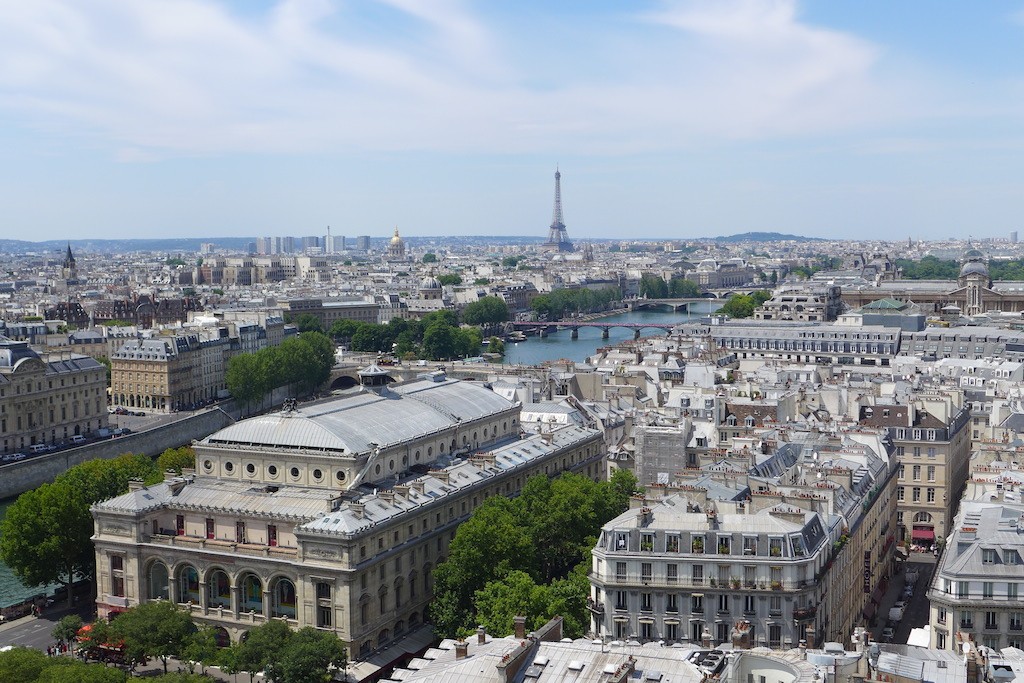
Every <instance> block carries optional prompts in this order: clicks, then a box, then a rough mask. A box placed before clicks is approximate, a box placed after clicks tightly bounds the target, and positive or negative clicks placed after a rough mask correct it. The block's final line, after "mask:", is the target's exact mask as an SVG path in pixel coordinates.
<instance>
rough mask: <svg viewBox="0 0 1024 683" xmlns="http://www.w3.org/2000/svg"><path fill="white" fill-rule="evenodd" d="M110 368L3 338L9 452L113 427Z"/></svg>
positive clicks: (2, 398)
mask: <svg viewBox="0 0 1024 683" xmlns="http://www.w3.org/2000/svg"><path fill="white" fill-rule="evenodd" d="M106 388H107V369H106V368H105V367H104V366H103V365H101V364H100V363H99V362H98V361H97V360H95V359H93V358H90V357H88V356H83V355H79V354H75V353H67V352H65V353H60V354H50V355H48V356H41V355H40V354H38V353H36V352H35V351H33V350H32V349H31V348H29V345H28V342H25V341H13V340H10V339H6V338H3V337H0V439H2V440H3V453H4V454H8V453H18V452H22V451H27V449H28V448H29V447H30V446H33V445H35V444H54V443H59V442H62V441H65V440H67V439H69V438H71V437H72V436H75V435H77V434H88V433H90V432H93V431H95V430H97V429H101V428H103V427H106V426H107V399H106Z"/></svg>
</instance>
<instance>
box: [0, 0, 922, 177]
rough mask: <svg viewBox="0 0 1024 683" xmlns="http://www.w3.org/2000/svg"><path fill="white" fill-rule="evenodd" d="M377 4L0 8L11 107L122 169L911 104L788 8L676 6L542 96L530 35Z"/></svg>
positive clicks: (162, 2) (602, 136)
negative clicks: (609, 64) (201, 158)
mask: <svg viewBox="0 0 1024 683" xmlns="http://www.w3.org/2000/svg"><path fill="white" fill-rule="evenodd" d="M381 2H382V3H383V7H382V8H379V9H387V10H389V11H393V12H397V13H398V15H399V16H400V17H402V19H403V22H402V23H403V25H404V26H405V31H404V32H403V33H402V34H401V36H398V37H392V36H389V35H388V32H387V30H386V28H387V27H375V28H376V29H377V30H373V31H371V30H367V29H368V27H367V25H366V24H364V23H360V22H359V17H358V16H356V14H355V13H358V12H359V10H360V8H359V7H358V6H356V5H352V6H348V5H335V4H333V3H331V2H329V1H328V0H312V1H310V2H303V1H301V0H286V1H284V2H281V3H279V4H278V5H276V6H275V7H273V8H272V9H271V10H270V11H269V12H265V13H262V14H257V15H247V14H240V13H232V12H231V11H229V10H228V9H226V8H225V7H224V6H221V5H218V4H215V3H213V2H209V1H207V0H154V1H151V2H122V1H121V0H96V1H95V2H90V3H80V2H75V1H73V0H32V1H31V2H23V1H20V0H7V1H5V0H0V12H2V14H0V16H3V17H4V20H3V22H0V44H3V45H4V46H5V47H4V49H3V51H2V53H0V107H3V108H6V109H9V110H14V111H16V112H19V113H20V114H21V116H22V118H23V119H24V120H25V121H28V122H30V124H32V125H37V126H40V127H45V128H46V129H47V130H50V131H53V130H56V131H60V132H62V133H63V134H75V135H79V136H82V135H85V136H89V137H93V138H96V139H98V140H99V141H100V142H101V143H106V144H109V145H110V146H111V149H114V150H121V151H120V152H115V153H116V154H118V158H121V159H125V160H135V159H151V158H153V156H154V155H157V156H159V155H164V156H166V155H180V154H184V155H192V154H221V153H230V152H240V151H241V152H246V151H254V152H266V151H270V152H303V151H319V150H326V151H338V150H348V149H370V150H403V149H428V150H438V149H440V150H450V151H467V150H468V151H475V152H524V151H541V150H551V151H557V152H569V153H578V152H631V151H646V150H652V149H678V148H682V147H685V146H687V145H690V144H693V143H694V142H699V141H701V140H704V139H709V138H710V139H721V138H749V137H764V136H769V137H770V136H778V135H800V134H805V133H807V132H812V133H814V132H820V131H830V130H831V131H835V130H844V129H846V128H849V127H851V126H858V125H863V124H864V123H867V122H874V121H877V120H881V119H884V118H885V117H887V116H892V115H893V113H894V112H902V111H904V110H905V108H906V105H905V103H904V102H903V101H902V100H901V97H900V94H899V90H898V89H897V88H888V87H884V86H883V85H882V84H880V82H879V81H878V79H877V77H875V75H874V73H873V71H874V70H875V69H876V67H877V64H878V62H879V60H880V55H881V53H880V50H879V49H878V48H877V47H875V46H873V45H871V44H869V43H867V42H865V41H863V40H860V39H857V38H855V37H852V36H849V35H846V34H843V33H839V32H835V31H830V30H826V29H822V28H818V27H813V26H809V25H807V24H805V23H803V22H801V20H800V18H799V16H798V14H797V11H796V6H795V4H794V3H793V2H783V1H776V2H768V3H763V2H752V1H744V0H739V1H735V2H732V1H723V2H710V1H708V2H684V3H673V4H668V5H664V6H662V8H661V9H660V10H659V11H658V12H655V13H651V14H648V15H645V16H643V17H641V19H642V21H641V22H639V23H636V22H634V23H633V24H632V25H631V27H630V30H629V31H625V30H624V31H622V32H621V34H616V40H615V41H614V42H613V43H610V44H614V45H615V46H616V47H615V48H614V49H616V50H620V51H622V55H621V56H622V57H629V58H630V59H632V61H633V62H634V63H635V64H636V66H634V67H633V70H632V71H630V72H626V73H622V72H616V73H615V74H614V75H612V74H610V73H601V72H600V71H599V70H598V69H595V68H590V67H588V66H587V65H588V64H590V63H601V62H602V61H616V60H617V58H618V57H619V56H620V55H617V54H599V53H598V52H597V50H598V48H596V47H594V48H590V49H592V50H594V51H595V52H594V53H593V54H586V53H583V54H571V55H568V54H567V55H564V57H565V59H566V60H568V61H570V62H572V63H575V64H576V65H578V66H579V76H578V77H577V78H575V79H571V80H570V79H565V80H564V81H563V82H559V83H557V84H555V87H548V88H544V89H541V88H536V87H530V86H528V85H525V84H528V83H532V82H535V80H536V77H537V76H539V75H540V74H534V73H530V70H529V69H528V68H527V67H526V66H525V64H526V63H528V60H524V59H522V58H521V55H522V52H523V51H526V50H532V49H534V48H535V47H536V46H535V45H534V44H533V37H532V36H530V35H525V34H523V33H515V29H511V30H509V29H508V27H504V26H497V25H494V26H490V25H488V22H487V18H486V17H485V16H478V15H476V14H474V13H472V12H470V11H469V10H468V9H467V8H466V7H465V6H463V4H462V3H460V2H458V0H437V1H436V2H424V1H421V0H381ZM243 7H244V5H243ZM484 9H486V7H484ZM606 30H608V31H612V32H615V31H618V27H616V26H608V27H607V29H606ZM591 44H593V45H599V44H600V41H599V40H595V41H592V43H591ZM626 53H628V54H626ZM530 63H532V62H530ZM534 68H540V67H534Z"/></svg>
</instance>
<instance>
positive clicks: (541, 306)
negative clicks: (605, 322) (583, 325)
mask: <svg viewBox="0 0 1024 683" xmlns="http://www.w3.org/2000/svg"><path fill="white" fill-rule="evenodd" d="M617 301H622V290H620V289H619V288H618V287H606V288H604V289H600V290H596V291H595V290H592V289H556V290H554V291H552V292H551V293H550V294H541V295H540V296H537V297H534V299H533V301H532V302H531V303H530V307H531V308H532V309H533V310H534V311H535V312H536V313H537V315H539V316H542V317H544V318H546V319H547V320H562V319H563V318H565V317H566V316H567V315H569V314H580V313H593V312H595V311H599V310H604V309H605V308H606V307H607V306H608V305H609V304H611V303H613V302H617Z"/></svg>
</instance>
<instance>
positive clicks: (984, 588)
mask: <svg viewBox="0 0 1024 683" xmlns="http://www.w3.org/2000/svg"><path fill="white" fill-rule="evenodd" d="M993 595H995V584H994V583H993V582H991V581H984V582H982V584H981V597H983V598H991V597H992V596H993Z"/></svg>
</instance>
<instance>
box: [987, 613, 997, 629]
mask: <svg viewBox="0 0 1024 683" xmlns="http://www.w3.org/2000/svg"><path fill="white" fill-rule="evenodd" d="M985 628H987V629H996V628H999V617H998V615H997V614H996V613H995V612H985Z"/></svg>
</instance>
